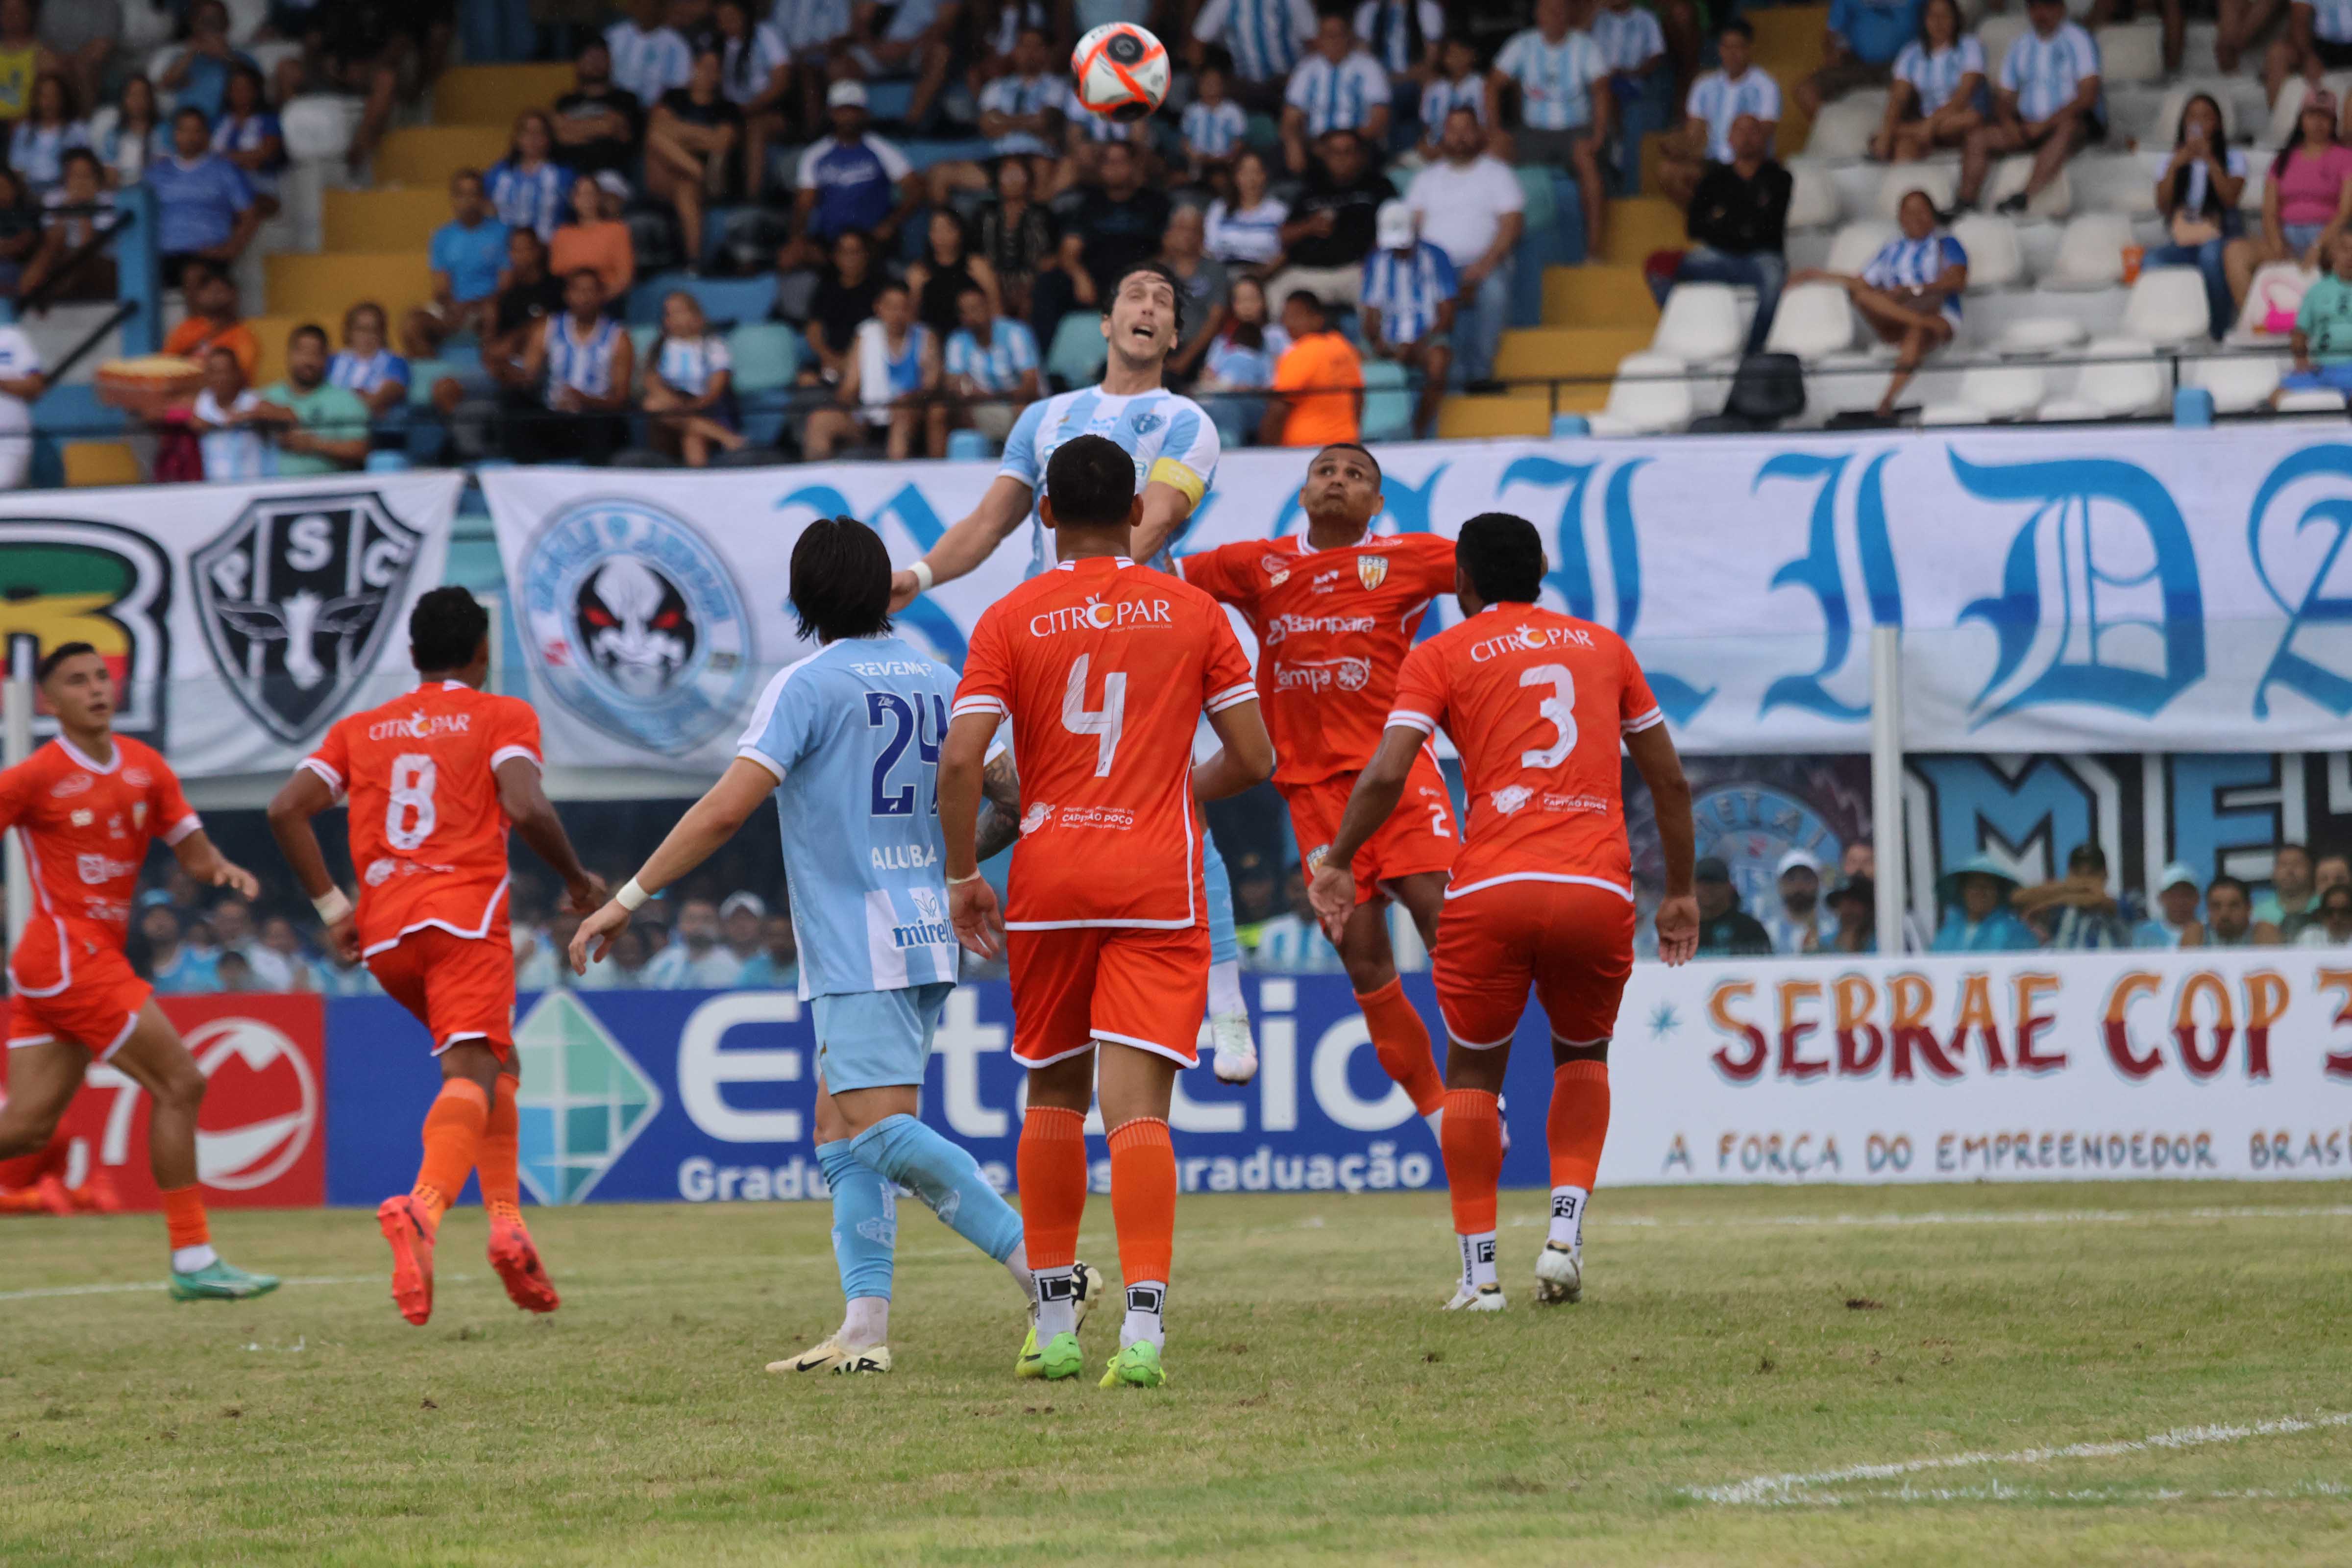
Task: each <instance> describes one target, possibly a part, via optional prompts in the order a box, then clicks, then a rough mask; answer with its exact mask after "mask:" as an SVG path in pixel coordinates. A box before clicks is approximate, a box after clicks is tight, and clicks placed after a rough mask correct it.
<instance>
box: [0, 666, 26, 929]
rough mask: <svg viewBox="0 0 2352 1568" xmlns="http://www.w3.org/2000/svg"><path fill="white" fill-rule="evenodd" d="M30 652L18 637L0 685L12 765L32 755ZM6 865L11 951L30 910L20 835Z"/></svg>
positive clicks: (2, 738) (0, 723)
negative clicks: (3, 680)
mask: <svg viewBox="0 0 2352 1568" xmlns="http://www.w3.org/2000/svg"><path fill="white" fill-rule="evenodd" d="M32 654H33V644H32V641H31V639H30V638H20V639H18V640H17V642H16V646H15V647H13V648H11V649H10V650H9V661H8V662H9V669H8V676H7V679H6V681H5V685H0V763H5V765H6V766H8V767H12V768H13V767H15V766H16V764H17V763H21V762H23V761H24V760H25V759H26V758H27V757H29V756H31V755H32V754H33V671H32V668H31V666H32V662H33V660H32ZM6 864H7V877H8V884H7V886H8V951H9V952H12V953H13V952H16V938H17V937H18V936H19V935H21V934H23V932H24V930H25V921H26V920H27V919H29V918H30V917H31V915H32V912H33V881H32V873H31V871H30V869H29V868H27V867H26V864H25V844H24V837H23V835H22V834H18V833H11V834H9V835H8V840H7V851H6Z"/></svg>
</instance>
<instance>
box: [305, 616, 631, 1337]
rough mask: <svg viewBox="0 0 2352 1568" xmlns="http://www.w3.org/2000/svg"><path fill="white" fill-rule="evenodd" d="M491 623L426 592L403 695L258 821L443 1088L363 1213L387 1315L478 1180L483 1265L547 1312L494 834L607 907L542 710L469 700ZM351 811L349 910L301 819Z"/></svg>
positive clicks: (552, 1300)
mask: <svg viewBox="0 0 2352 1568" xmlns="http://www.w3.org/2000/svg"><path fill="white" fill-rule="evenodd" d="M489 630H490V617H489V614H488V612H487V611H485V610H484V609H483V608H482V606H481V605H478V604H476V603H475V602H474V596H473V595H471V594H468V593H467V592H466V590H465V589H463V588H436V589H433V590H432V591H431V592H430V593H427V594H425V595H423V596H422V597H421V598H419V599H418V600H417V601H416V608H415V610H413V611H411V612H410V614H409V617H408V648H409V657H410V658H411V659H412V660H413V661H414V662H415V666H416V676H417V685H416V689H415V690H414V691H411V692H409V693H408V694H407V695H406V696H404V697H397V698H394V700H391V701H390V702H386V703H384V704H383V706H381V707H377V708H371V709H369V710H366V711H364V712H360V713H353V714H351V715H350V716H348V717H346V718H343V719H339V720H337V721H335V724H334V727H333V728H331V729H330V730H329V731H327V734H326V738H325V739H324V740H322V741H320V742H319V749H318V750H317V751H315V752H311V753H310V755H309V756H307V757H305V758H303V759H302V763H301V766H299V767H298V768H296V769H295V770H294V776H293V777H292V778H290V779H289V780H287V781H286V784H284V786H283V787H281V788H280V789H279V790H278V796H277V798H276V799H274V800H272V801H271V802H270V803H269V828H270V831H271V832H272V833H273V834H275V835H276V836H277V839H278V848H279V849H280V850H281V851H283V852H284V854H285V856H286V860H287V864H289V866H291V867H293V868H294V875H295V878H296V879H297V880H299V882H300V883H301V884H302V891H303V892H304V893H305V894H306V895H308V896H309V898H310V901H311V903H312V904H313V905H315V906H316V907H317V909H318V910H319V918H320V920H322V921H326V922H327V939H328V941H330V942H332V943H333V944H334V946H335V951H336V952H338V953H339V954H341V957H342V960H343V962H344V963H357V962H358V961H359V960H361V959H362V958H364V959H365V960H366V961H367V966H368V971H369V973H372V974H373V975H374V976H375V977H376V979H377V981H378V982H380V983H381V984H383V988H384V990H385V991H387V992H389V993H390V994H392V996H393V997H394V1000H396V1001H398V1002H399V1003H400V1005H402V1006H404V1007H405V1008H407V1009H408V1010H409V1011H410V1012H411V1013H413V1014H415V1016H416V1018H417V1021H418V1022H419V1023H422V1024H423V1025H424V1026H425V1028H426V1030H427V1031H429V1032H430V1034H431V1035H432V1037H433V1054H434V1055H435V1056H436V1057H438V1058H440V1060H441V1092H440V1094H439V1096H438V1097H437V1098H436V1099H435V1100H434V1101H433V1109H432V1110H429V1111H427V1112H426V1113H425V1158H424V1162H423V1163H421V1164H419V1165H418V1167H417V1170H416V1182H415V1185H414V1186H413V1187H412V1188H411V1189H410V1190H409V1191H408V1192H407V1193H406V1194H402V1195H399V1196H395V1197H389V1198H386V1199H384V1200H383V1204H381V1205H378V1207H377V1209H376V1215H375V1217H376V1225H377V1227H378V1228H379V1229H381V1230H382V1231H383V1237H384V1240H385V1241H386V1242H388V1243H389V1244H390V1245H391V1247H392V1299H393V1301H394V1304H396V1305H397V1306H398V1307H399V1308H400V1312H401V1316H403V1317H404V1318H406V1319H407V1320H408V1321H410V1322H412V1323H419V1324H421V1323H423V1322H425V1321H426V1320H428V1319H429V1318H431V1317H432V1315H433V1251H434V1247H435V1245H436V1242H437V1241H438V1239H439V1237H440V1231H441V1217H442V1215H444V1214H446V1213H447V1212H448V1209H449V1206H450V1205H452V1204H454V1203H456V1202H457V1194H458V1193H459V1192H460V1191H462V1190H463V1189H464V1187H465V1185H466V1177H467V1174H468V1173H474V1172H477V1171H478V1173H479V1174H480V1176H481V1180H482V1206H483V1207H484V1208H485V1209H487V1210H488V1211H489V1216H490V1244H489V1257H490V1266H491V1267H492V1268H495V1269H496V1270H497V1271H498V1275H499V1279H500V1280H501V1281H502V1282H504V1284H505V1285H506V1288H507V1295H508V1297H509V1299H511V1300H513V1302H514V1304H515V1305H516V1306H518V1307H520V1308H523V1309H524V1310H527V1311H532V1312H552V1311H553V1310H555V1309H556V1307H557V1306H558V1305H559V1304H560V1303H559V1301H558V1300H557V1297H556V1294H555V1287H554V1285H553V1284H552V1283H551V1282H550V1281H549V1279H548V1277H547V1270H546V1268H545V1267H544V1266H542V1265H541V1262H540V1258H539V1249H538V1247H535V1246H534V1245H533V1244H532V1242H531V1238H530V1230H529V1229H528V1228H527V1227H526V1226H524V1224H523V1218H522V1189H521V1184H520V1181H521V1178H520V1167H519V1159H520V1139H519V1134H520V1121H519V1119H518V1116H517V1113H516V1110H515V1090H516V1089H518V1088H519V1087H520V1083H521V1077H520V1075H521V1071H522V1068H521V1067H520V1064H519V1063H517V1062H516V1060H515V1055H514V1003H515V972H514V944H513V942H512V940H511V938H510V937H509V931H508V914H507V828H508V826H509V824H512V826H514V828H515V830H516V831H517V832H519V833H520V834H521V835H522V838H523V842H524V843H526V844H528V845H530V847H531V848H533V849H534V850H536V851H538V853H539V858H541V859H542V860H544V861H546V862H547V863H548V865H549V866H550V867H551V868H553V870H554V871H555V874H556V875H557V876H559V877H561V878H562V879H563V885H564V888H565V889H566V891H567V892H568V893H569V894H570V896H571V900H572V909H573V910H576V911H578V912H579V913H582V914H586V913H587V912H588V911H589V910H593V909H594V908H595V907H596V906H597V905H598V904H600V903H602V902H603V901H604V883H603V881H602V880H600V879H597V878H596V877H594V876H593V875H591V874H590V873H589V872H588V871H586V870H585V869H583V868H582V867H581V864H580V858H579V856H578V855H576V854H574V853H573V851H572V840H571V839H570V838H569V837H566V836H565V834H564V831H563V823H562V819H560V818H559V817H558V816H556V815H555V807H554V805H552V804H551V802H550V801H549V800H548V798H547V792H546V791H545V790H543V789H542V788H541V787H540V776H539V775H540V750H539V715H538V714H537V713H535V712H533V711H532V710H531V707H530V703H528V702H525V701H522V700H520V699H519V698H513V697H500V696H499V695H497V694H495V693H493V692H488V691H484V690H483V689H481V688H482V682H483V681H484V680H486V679H488V678H489V672H490V639H489ZM345 795H348V796H349V797H350V801H351V819H350V833H351V846H352V866H353V867H354V868H357V870H358V872H359V882H360V899H359V905H358V907H357V908H356V909H354V908H353V907H352V901H351V900H350V899H349V898H348V897H347V896H346V895H345V894H344V892H343V890H342V889H341V888H339V887H337V886H336V885H335V880H334V878H333V877H332V876H331V874H330V873H329V872H328V870H327V860H326V857H325V856H324V855H322V854H321V853H320V849H319V837H318V834H317V833H316V831H314V830H313V828H312V826H311V824H310V819H311V818H312V817H314V816H318V815H319V813H320V812H322V811H324V810H326V809H327V808H328V807H329V806H331V805H334V804H335V803H336V802H337V801H338V800H340V799H341V798H343V797H344V796H345Z"/></svg>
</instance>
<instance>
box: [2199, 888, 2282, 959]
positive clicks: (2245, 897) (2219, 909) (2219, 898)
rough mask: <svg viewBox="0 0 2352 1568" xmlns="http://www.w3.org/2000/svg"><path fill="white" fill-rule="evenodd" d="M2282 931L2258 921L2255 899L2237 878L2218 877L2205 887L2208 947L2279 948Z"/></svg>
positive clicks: (2206, 943) (2206, 939) (2206, 941)
mask: <svg viewBox="0 0 2352 1568" xmlns="http://www.w3.org/2000/svg"><path fill="white" fill-rule="evenodd" d="M2278 944H2279V930H2278V927H2276V926H2274V925H2273V924H2271V923H2270V922H2269V921H2258V920H2256V919H2255V918H2254V900H2253V895H2252V893H2250V892H2249V891H2248V890H2247V889H2246V885H2245V883H2243V882H2242V881H2240V880H2239V879H2237V878H2235V877H2228V876H2223V877H2216V878H2214V879H2212V880H2211V881H2210V882H2208V883H2207V884H2206V885H2205V945H2206V946H2208V947H2276V946H2277V945H2278Z"/></svg>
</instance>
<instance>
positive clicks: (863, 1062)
mask: <svg viewBox="0 0 2352 1568" xmlns="http://www.w3.org/2000/svg"><path fill="white" fill-rule="evenodd" d="M954 989H955V983H954V982H953V981H948V980H934V981H931V982H930V983H929V984H923V985H909V986H907V987H905V988H903V989H901V990H898V991H849V992H845V993H843V994H840V995H838V996H816V997H812V998H810V1006H811V1009H812V1011H813V1013H814V1017H815V1021H816V1068H817V1071H818V1072H819V1073H820V1074H822V1075H823V1076H824V1087H825V1089H827V1090H828V1091H830V1092H832V1093H835V1094H839V1093H842V1092H843V1091H844V1090H846V1089H884V1088H887V1087H889V1086H891V1085H894V1084H904V1083H913V1084H919V1083H921V1082H922V1081H923V1068H924V1067H925V1066H926V1065H927V1064H928V1063H929V1061H930V1058H931V1036H932V1034H933V1033H934V1032H935V1031H937V1029H938V1028H939V1026H940V1008H941V1007H943V1006H945V1005H947V1000H948V993H949V992H950V991H952V990H954Z"/></svg>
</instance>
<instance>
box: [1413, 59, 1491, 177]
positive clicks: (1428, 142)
mask: <svg viewBox="0 0 2352 1568" xmlns="http://www.w3.org/2000/svg"><path fill="white" fill-rule="evenodd" d="M1437 61H1438V68H1437V71H1436V73H1435V74H1434V75H1433V76H1432V77H1431V79H1429V81H1428V82H1427V84H1426V85H1424V86H1423V88H1422V89H1421V102H1420V104H1419V106H1418V110H1417V112H1418V113H1419V114H1420V116H1421V142H1420V145H1419V146H1417V147H1416V148H1415V149H1414V151H1415V152H1417V153H1420V154H1421V161H1422V162H1423V163H1436V162H1437V161H1438V160H1439V159H1440V158H1443V157H1444V156H1445V117H1446V116H1447V115H1449V114H1451V113H1453V112H1454V110H1457V109H1466V110H1469V111H1470V112H1471V113H1473V114H1475V115H1476V116H1477V117H1478V123H1479V124H1480V125H1482V126H1483V125H1485V124H1486V73H1485V72H1483V71H1481V70H1480V69H1479V68H1478V46H1477V45H1476V44H1475V43H1473V42H1471V41H1470V36H1469V35H1468V34H1466V33H1454V34H1451V35H1449V36H1448V37H1446V39H1445V42H1444V44H1442V45H1440V46H1439V48H1438V57H1437Z"/></svg>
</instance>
